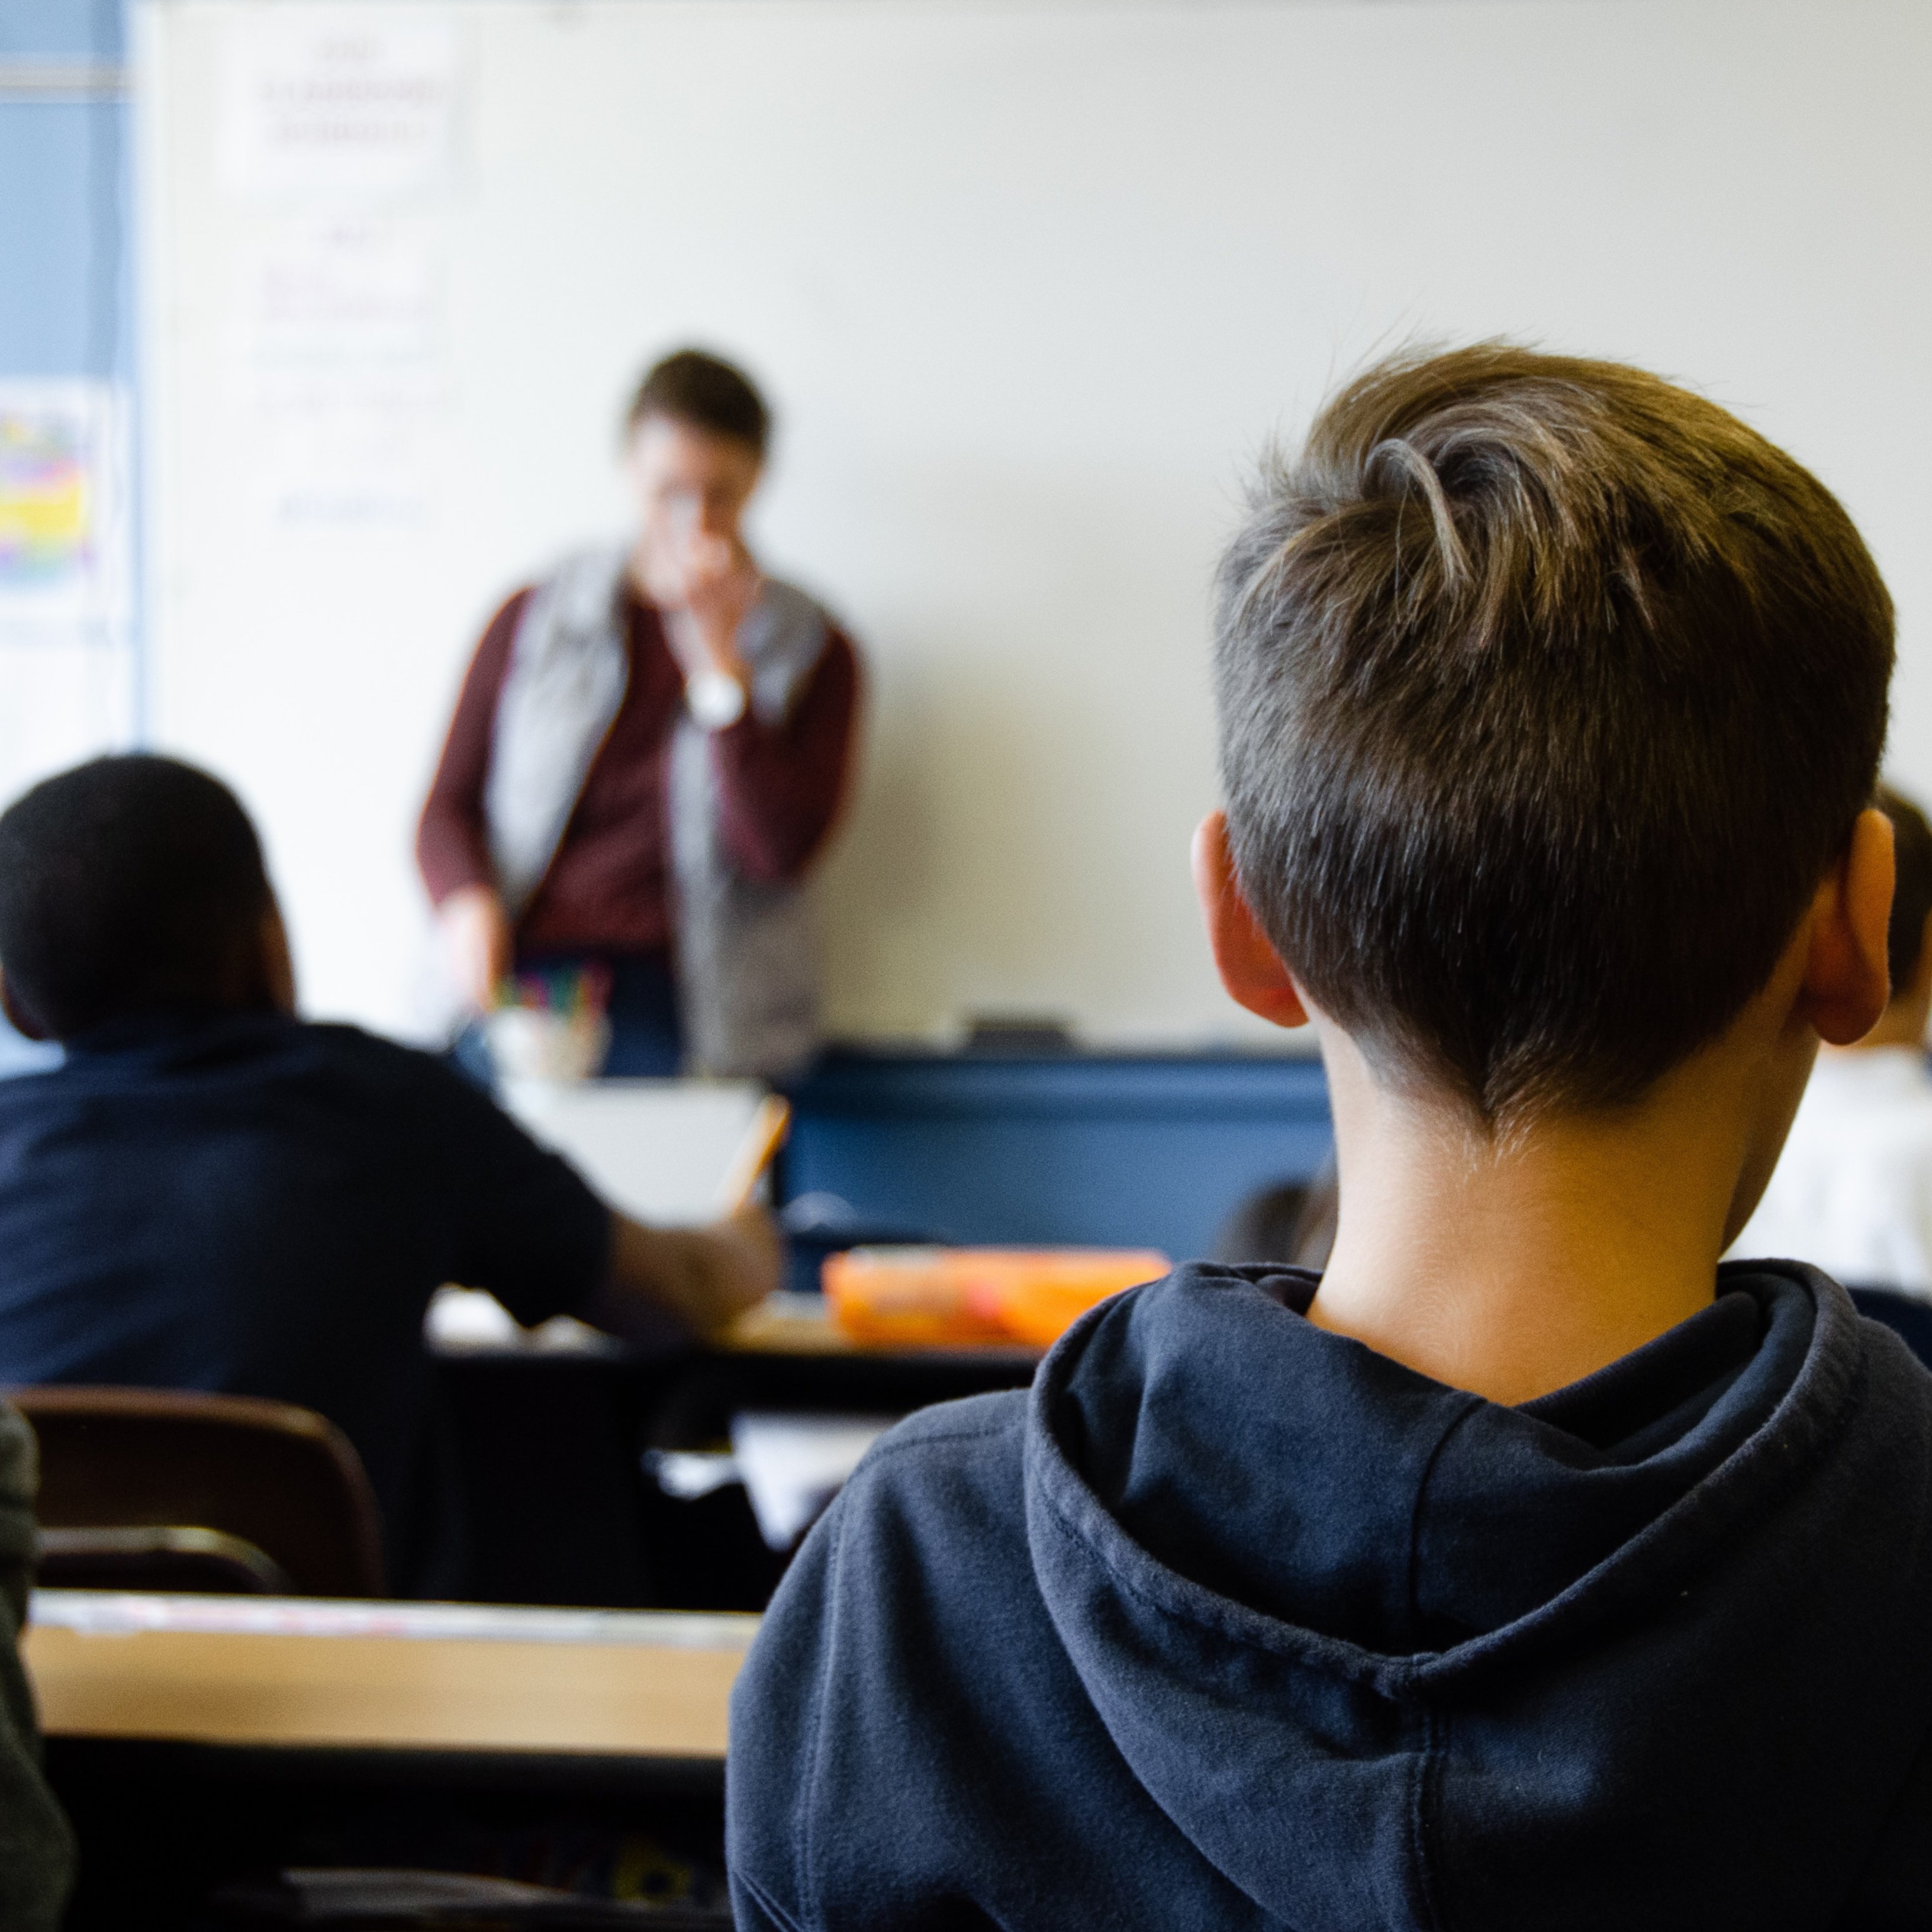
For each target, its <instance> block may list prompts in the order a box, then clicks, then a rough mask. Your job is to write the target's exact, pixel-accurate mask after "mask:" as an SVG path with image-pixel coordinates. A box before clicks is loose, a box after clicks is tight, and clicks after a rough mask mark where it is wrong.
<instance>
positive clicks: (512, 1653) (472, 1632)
mask: <svg viewBox="0 0 1932 1932" xmlns="http://www.w3.org/2000/svg"><path fill="white" fill-rule="evenodd" d="M756 1631H757V1619H756V1618H754V1617H746V1616H679V1615H671V1614H637V1613H610V1612H602V1611H571V1610H496V1609H493V1608H483V1607H471V1606H467V1605H460V1604H452V1605H443V1604H338V1603H325V1602H321V1601H315V1600H302V1599H294V1598H260V1597H256V1598H248V1597H226V1598H223V1597H199V1598H197V1597H134V1596H121V1595H113V1594H110V1593H108V1592H92V1591H41V1592H37V1594H36V1595H35V1597H34V1607H33V1612H32V1617H31V1622H30V1625H29V1627H28V1631H27V1634H26V1641H25V1643H24V1646H23V1650H24V1653H25V1655H26V1662H27V1667H28V1673H29V1674H30V1675H31V1677H32V1679H33V1682H34V1691H35V1694H36V1695H37V1698H38V1700H39V1703H40V1721H41V1725H42V1727H43V1730H46V1732H47V1733H48V1734H49V1736H55V1737H92V1738H130V1739H169V1740H172V1741H176V1742H189V1743H197V1744H221V1745H253V1746H257V1747H260V1746H270V1747H274V1746H281V1747H288V1748H298V1747H299V1748H311V1749H313V1748H363V1749H370V1748H374V1749H380V1750H389V1751H469V1752H489V1751H504V1752H517V1753H533V1752H546V1753H584V1754H597V1755H603V1756H609V1757H667V1758H677V1759H682V1760H691V1759H707V1758H708V1759H720V1758H721V1757H723V1755H724V1733H725V1703H726V1700H727V1697H728V1695H729V1694H730V1688H731V1685H732V1682H733V1679H735V1678H736V1676H737V1674H738V1669H739V1665H740V1664H742V1662H743V1661H744V1655H745V1649H746V1648H747V1646H748V1645H749V1644H750V1642H751V1637H752V1636H753V1635H754V1634H755V1632H756Z"/></svg>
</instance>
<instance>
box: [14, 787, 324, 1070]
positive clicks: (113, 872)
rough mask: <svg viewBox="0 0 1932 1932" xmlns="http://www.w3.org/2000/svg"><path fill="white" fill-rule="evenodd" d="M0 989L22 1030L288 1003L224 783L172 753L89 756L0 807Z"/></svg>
mask: <svg viewBox="0 0 1932 1932" xmlns="http://www.w3.org/2000/svg"><path fill="white" fill-rule="evenodd" d="M0 989H4V992H5V998H6V1003H7V1009H8V1010H9V1012H10V1013H11V1014H13V1016H14V1018H15V1019H16V1022H17V1024H19V1025H22V1026H23V1028H24V1030H25V1031H28V1032H29V1033H31V1034H37V1035H40V1036H43V1037H52V1038H55V1039H68V1038H71V1037H74V1036H75V1035H77V1034H83V1033H86V1032H87V1031H89V1029H91V1028H95V1027H98V1026H100V1025H103V1024H104V1023H105V1022H108V1021H110V1020H115V1019H126V1018H130V1017H133V1016H136V1015H142V1014H147V1013H165V1012H169V1011H177V1010H196V1009H199V1010H207V1009H211V1008H223V1007H260V1008H263V1009H269V1008H277V1007H279V1008H281V1009H284V1010H290V1009H292V1008H293V1004H294V988H293V982H292V980H291V978H290V974H289V969H288V960H287V947H286V943H285V941H284V939H283V937H282V932H281V919H280V916H279V915H278V913H277V911H276V909H275V895H274V892H273V891H272V889H271V888H270V886H269V879H268V874H267V872H266V870H265V868H264V867H263V862H262V847H261V844H260V841H259V840H258V839H257V837H256V835H255V829H254V826H252V825H251V824H250V823H249V822H248V814H247V813H246V812H245V811H243V810H242V806H241V805H240V803H239V801H238V800H237V799H236V796H235V795H234V793H232V792H231V791H229V789H228V788H227V787H226V785H224V784H222V783H221V782H220V781H219V780H218V779H216V778H211V777H210V776H209V775H208V774H207V773H206V772H202V771H197V770H196V769H195V768H194V767H193V766H191V765H185V764H182V763H179V762H178V760H175V759H172V758H163V757H149V756H145V755H140V756H128V757H105V758H96V759H94V760H92V761H91V762H90V763H87V764H84V765H79V766H76V767H75V768H74V769H73V770H71V771H68V772H62V773H60V774H59V775H58V776H57V777H54V778H48V779H46V780H44V781H43V782H42V783H40V784H37V785H35V786H34V787H33V789H32V790H30V791H28V792H27V793H25V794H24V795H23V796H21V797H20V799H17V800H16V801H15V802H14V803H13V805H11V806H10V807H9V808H8V809H7V811H6V812H5V814H0Z"/></svg>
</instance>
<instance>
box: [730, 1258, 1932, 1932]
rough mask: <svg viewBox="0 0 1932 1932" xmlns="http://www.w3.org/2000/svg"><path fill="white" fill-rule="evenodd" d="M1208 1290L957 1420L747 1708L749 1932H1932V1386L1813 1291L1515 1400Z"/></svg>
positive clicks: (753, 1683) (1782, 1289) (868, 1479)
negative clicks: (1451, 1384) (966, 1930)
mask: <svg viewBox="0 0 1932 1932" xmlns="http://www.w3.org/2000/svg"><path fill="white" fill-rule="evenodd" d="M1314 1285H1315V1283H1314V1277H1312V1276H1309V1275H1306V1274H1300V1273H1298V1272H1295V1271H1280V1270H1268V1269H1265V1268H1217V1267H1210V1266H1194V1267H1189V1268H1182V1269H1181V1270H1180V1271H1178V1272H1177V1273H1176V1274H1173V1275H1172V1276H1170V1277H1168V1279H1167V1280H1165V1281H1163V1282H1160V1283H1155V1284H1154V1285H1153V1286H1151V1287H1148V1288H1145V1289H1139V1290H1137V1291H1136V1292H1133V1294H1131V1295H1127V1296H1124V1297H1122V1298H1119V1299H1118V1300H1117V1301H1114V1302H1112V1303H1109V1304H1106V1305H1104V1306H1103V1307H1101V1308H1100V1309H1098V1310H1095V1311H1094V1313H1092V1314H1091V1315H1090V1316H1088V1317H1086V1318H1085V1319H1083V1320H1082V1322H1080V1323H1079V1324H1078V1325H1076V1327H1075V1328H1073V1329H1072V1330H1071V1331H1070V1332H1069V1333H1068V1334H1067V1336H1066V1337H1064V1339H1063V1340H1062V1341H1061V1343H1060V1345H1059V1346H1058V1347H1057V1348H1056V1349H1055V1350H1054V1351H1053V1352H1052V1354H1051V1355H1049V1357H1048V1358H1047V1360H1046V1363H1045V1364H1044V1365H1043V1367H1042V1370H1041V1371H1040V1374H1039V1376H1037V1379H1036V1380H1035V1382H1034V1387H1033V1388H1032V1390H1031V1392H1030V1393H1028V1394H1013V1395H998V1396H988V1397H979V1398H977V1399H975V1400H972V1401H970V1402H964V1403H950V1404H948V1405H947V1406H943V1407H941V1408H938V1409H929V1410H926V1411H925V1412H922V1414H920V1415H916V1416H914V1417H913V1418H911V1419H910V1420H909V1421H907V1422H905V1423H904V1424H901V1426H900V1427H898V1428H897V1429H895V1430H892V1432H891V1433H890V1434H889V1435H888V1436H886V1437H885V1438H884V1439H883V1440H882V1441H881V1442H880V1443H879V1444H878V1445H877V1447H876V1448H874V1451H873V1452H872V1454H871V1455H870V1456H869V1457H868V1458H867V1460H866V1461H865V1463H864V1464H862V1466H861V1467H860V1469H859V1472H858V1473H857V1474H856V1475H855V1476H854V1477H853V1479H852V1481H851V1482H850V1484H848V1485H847V1487H846V1489H845V1490H844V1494H843V1495H842V1496H841V1497H840V1498H839V1499H838V1502H837V1503H836V1504H835V1505H834V1506H833V1508H832V1510H831V1511H829V1513H828V1514H827V1515H826V1517H825V1518H824V1520H823V1521H822V1522H821V1523H820V1524H819V1526H818V1527H817V1529H814V1531H813V1532H812V1534H811V1536H810V1537H809V1538H808V1539H807V1541H806V1543H805V1547H804V1549H803V1550H802V1551H801V1552H800V1553H799V1558H798V1560H797V1562H796V1563H795V1564H794V1565H793V1568H792V1570H791V1572H790V1575H789V1576H788V1577H787V1579H786V1580H785V1583H784V1586H783V1588H782V1589H781V1590H780V1592H779V1593H778V1597H777V1598H776V1599H775V1601H774V1603H773V1604H772V1609H771V1611H770V1613H769V1616H768V1618H767V1619H766V1623H765V1625H764V1628H763V1630H762V1631H761V1632H760V1635H759V1637H758V1640H757V1643H756V1644H755V1646H754V1647H753V1649H752V1652H751V1656H750V1658H749V1659H748V1661H747V1664H746V1666H745V1671H744V1673H743V1675H742V1677H741V1678H740V1679H739V1684H738V1687H737V1689H736V1693H735V1694H734V1696H733V1701H732V1724H731V1754H730V1766H729V1782H728V1799H727V1837H728V1843H729V1851H730V1861H731V1868H732V1882H733V1895H734V1898H735V1901H736V1909H737V1914H738V1923H739V1926H740V1927H741V1928H743V1929H744V1932H752V1928H764V1927H788V1928H805V1927H811V1928H814V1932H816V1928H818V1927H825V1928H827V1932H875V1929H876V1928H885V1927H894V1928H898V1927H921V1928H926V1927H974V1926H999V1927H1007V1928H1011V1929H1012V1932H1020V1929H1021V1928H1039V1932H1070V1928H1077V1927H1105V1928H1107V1932H1121V1928H1124V1927H1142V1926H1161V1927H1169V1926H1172V1927H1264V1926H1267V1927H1293V1928H1295V1932H1369V1929H1370V1928H1382V1927H1405V1928H1406V1927H1431V1928H1442V1929H1443V1932H1447V1929H1448V1928H1455V1932H1511V1928H1517V1927H1561V1928H1563V1932H1590V1928H1596V1927H1601V1928H1604V1932H1610V1928H1616V1932H1638V1928H1641V1932H1665V1928H1670V1927H1683V1928H1685V1932H1691V1928H1696V1932H1718V1928H1723V1927H1737V1928H1740V1929H1741V1932H1742V1928H1749V1932H1775V1929H1776V1928H1780V1927H1813V1928H1822V1927H1847V1928H1849V1927H1871V1928H1876V1927H1894V1926H1896V1927H1905V1926H1912V1927H1925V1926H1928V1925H1932V1751H1928V1730H1929V1729H1932V1377H1928V1376H1927V1375H1926V1374H1925V1373H1924V1371H1923V1370H1921V1369H1920V1367H1918V1364H1917V1363H1916V1362H1915V1361H1913V1360H1912V1358H1911V1357H1910V1356H1909V1355H1908V1354H1907V1353H1906V1350H1905V1349H1904V1348H1903V1346H1902V1345H1901V1344H1900V1343H1899V1342H1898V1341H1897V1339H1896V1337H1894V1336H1893V1335H1892V1334H1891V1333H1890V1332H1889V1331H1887V1330H1885V1329H1882V1328H1879V1327H1877V1326H1876V1325H1873V1324H1872V1323H1870V1322H1864V1321H1862V1320H1861V1319H1859V1318H1858V1316H1857V1315H1856V1314H1855V1312H1854V1311H1853V1310H1852V1306H1851V1304H1850V1301H1849V1299H1848V1298H1846V1295H1845V1294H1844V1292H1843V1290H1842V1289H1839V1288H1838V1286H1836V1285H1835V1283H1832V1282H1831V1281H1829V1280H1827V1279H1826V1277H1823V1275H1820V1274H1817V1272H1815V1271H1813V1270H1811V1269H1808V1268H1803V1267H1801V1266H1799V1265H1796V1264H1790V1263H1778V1264H1775V1265H1766V1264H1763V1263H1754V1264H1751V1265H1739V1264H1735V1263H1733V1264H1729V1265H1726V1266H1725V1267H1724V1268H1722V1269H1721V1270H1720V1271H1719V1280H1718V1295H1717V1298H1716V1299H1715V1301H1713V1303H1712V1305H1711V1307H1709V1308H1707V1309H1706V1310H1703V1311H1702V1312H1701V1313H1699V1314H1698V1315H1697V1316H1694V1318H1692V1319H1691V1320H1689V1321H1688V1322H1683V1323H1682V1324H1680V1325H1679V1326H1678V1327H1677V1328H1674V1329H1673V1330H1672V1331H1670V1333H1669V1334H1666V1335H1664V1336H1661V1337H1659V1338H1658V1340H1655V1342H1653V1343H1650V1344H1649V1346H1647V1347H1646V1348H1644V1349H1640V1350H1639V1351H1637V1352H1636V1353H1635V1354H1634V1355H1629V1356H1626V1357H1625V1358H1623V1359H1622V1361H1618V1362H1616V1363H1613V1364H1611V1365H1610V1367H1607V1368H1606V1369H1604V1370H1601V1372H1599V1373H1598V1374H1596V1375H1594V1376H1590V1377H1589V1378H1588V1379H1586V1380H1585V1381H1583V1382H1579V1383H1577V1384H1575V1385H1573V1386H1572V1387H1571V1388H1567V1389H1563V1390H1560V1391H1558V1392H1557V1393H1556V1394H1553V1395H1551V1396H1548V1397H1544V1398H1543V1399H1542V1400H1540V1401H1538V1402H1535V1403H1529V1404H1526V1405H1525V1406H1523V1407H1520V1408H1517V1409H1508V1408H1504V1407H1501V1406H1498V1405H1497V1404H1496V1403H1490V1402H1486V1401H1484V1400H1481V1398H1480V1397H1475V1396H1472V1395H1469V1394H1465V1393H1463V1392H1461V1391H1457V1390H1454V1389H1451V1388H1445V1387H1444V1386H1443V1385H1442V1384H1440V1383H1438V1382H1432V1381H1430V1380H1429V1379H1427V1377H1424V1376H1419V1375H1417V1374H1415V1373H1412V1372H1411V1371H1410V1370H1407V1369H1405V1368H1403V1367H1400V1365H1399V1364H1397V1363H1395V1362H1393V1361H1390V1360H1388V1358H1386V1357H1384V1356H1381V1355H1376V1353H1374V1352H1373V1351H1372V1350H1370V1349H1367V1348H1364V1347H1363V1346H1361V1344H1360V1343H1355V1342H1352V1341H1349V1340H1346V1339H1345V1338H1343V1337H1338V1336H1335V1335H1332V1334H1328V1333H1326V1332H1325V1331H1322V1330H1320V1329H1318V1328H1315V1327H1314V1326H1313V1325H1311V1324H1310V1323H1309V1322H1307V1321H1305V1320H1304V1319H1303V1317H1302V1315H1301V1310H1303V1309H1304V1308H1305V1307H1307V1303H1308V1301H1309V1298H1310V1296H1311V1295H1313V1291H1314Z"/></svg>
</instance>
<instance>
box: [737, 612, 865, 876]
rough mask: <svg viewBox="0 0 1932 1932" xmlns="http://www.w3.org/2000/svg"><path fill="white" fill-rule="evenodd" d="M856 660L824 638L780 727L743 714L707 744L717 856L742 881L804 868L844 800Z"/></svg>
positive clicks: (837, 641)
mask: <svg viewBox="0 0 1932 1932" xmlns="http://www.w3.org/2000/svg"><path fill="white" fill-rule="evenodd" d="M858 703H859V659H858V654H857V652H855V651H854V650H853V648H852V645H851V642H850V640H849V639H848V638H847V637H845V635H844V634H843V633H842V632H841V631H832V632H830V633H829V635H828V636H827V637H826V640H825V649H824V650H823V652H822V653H821V654H820V657H819V660H818V662H817V664H815V665H814V667H812V671H811V676H810V677H809V678H808V679H806V681H805V688H804V690H803V691H802V692H800V693H799V697H798V699H797V701H796V703H794V704H793V706H792V708H791V712H790V715H789V716H788V717H787V718H785V719H784V721H782V722H781V723H780V724H763V723H760V721H759V720H758V719H757V718H756V717H754V715H752V714H751V712H750V711H747V712H745V715H744V716H743V717H742V718H739V720H738V721H737V723H736V724H733V725H730V726H729V727H727V728H726V729H725V730H722V731H720V732H718V733H717V734H716V735H715V737H714V738H713V739H712V746H713V755H714V757H715V758H716V760H717V769H718V789H719V791H720V793H721V794H722V796H721V813H720V823H721V832H722V835H723V838H724V848H725V850H727V852H728V853H730V856H731V859H732V862H733V864H734V865H736V867H737V868H738V870H739V871H740V872H742V874H744V875H745V877H747V878H750V879H757V880H761V881H763V882H764V883H767V884H777V883H781V882H782V881H784V880H790V879H795V878H796V877H798V875H799V874H800V873H801V872H802V871H804V870H805V867H806V866H807V865H808V864H809V863H810V862H811V857H812V855H813V854H814V853H815V852H817V850H818V848H819V847H820V844H823V841H824V838H825V835H826V833H827V832H829V831H830V830H831V829H832V820H834V819H835V818H836V817H838V807H839V805H840V803H841V802H842V800H843V799H844V791H845V777H846V768H847V763H848V762H849V760H850V751H851V745H852V733H853V719H854V718H855V716H856V713H857V710H858Z"/></svg>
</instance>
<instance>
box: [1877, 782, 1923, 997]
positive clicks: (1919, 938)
mask: <svg viewBox="0 0 1932 1932" xmlns="http://www.w3.org/2000/svg"><path fill="white" fill-rule="evenodd" d="M1878 808H1879V811H1882V812H1883V813H1884V814H1885V817H1888V819H1890V820H1891V850H1892V857H1893V862H1894V877H1895V880H1896V883H1894V886H1893V887H1892V892H1891V924H1890V925H1889V926H1888V927H1887V928H1886V929H1885V964H1886V965H1888V967H1890V968H1891V992H1892V997H1893V998H1894V999H1896V998H1897V997H1898V996H1899V995H1900V994H1901V993H1903V992H1905V991H1906V989H1908V988H1909V986H1911V984H1912V981H1913V980H1915V978H1916V977H1918V965H1919V959H1920V956H1921V955H1922V954H1923V953H1924V950H1925V922H1926V920H1927V919H1928V918H1932V825H1927V823H1926V822H1925V814H1924V813H1923V812H1922V811H1920V810H1919V809H1918V806H1916V805H1914V804H1913V803H1912V801H1911V799H1909V798H1907V797H1906V796H1905V794H1904V793H1903V792H1900V791H1894V790H1893V789H1892V788H1891V786H1890V785H1880V786H1879V788H1878Z"/></svg>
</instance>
